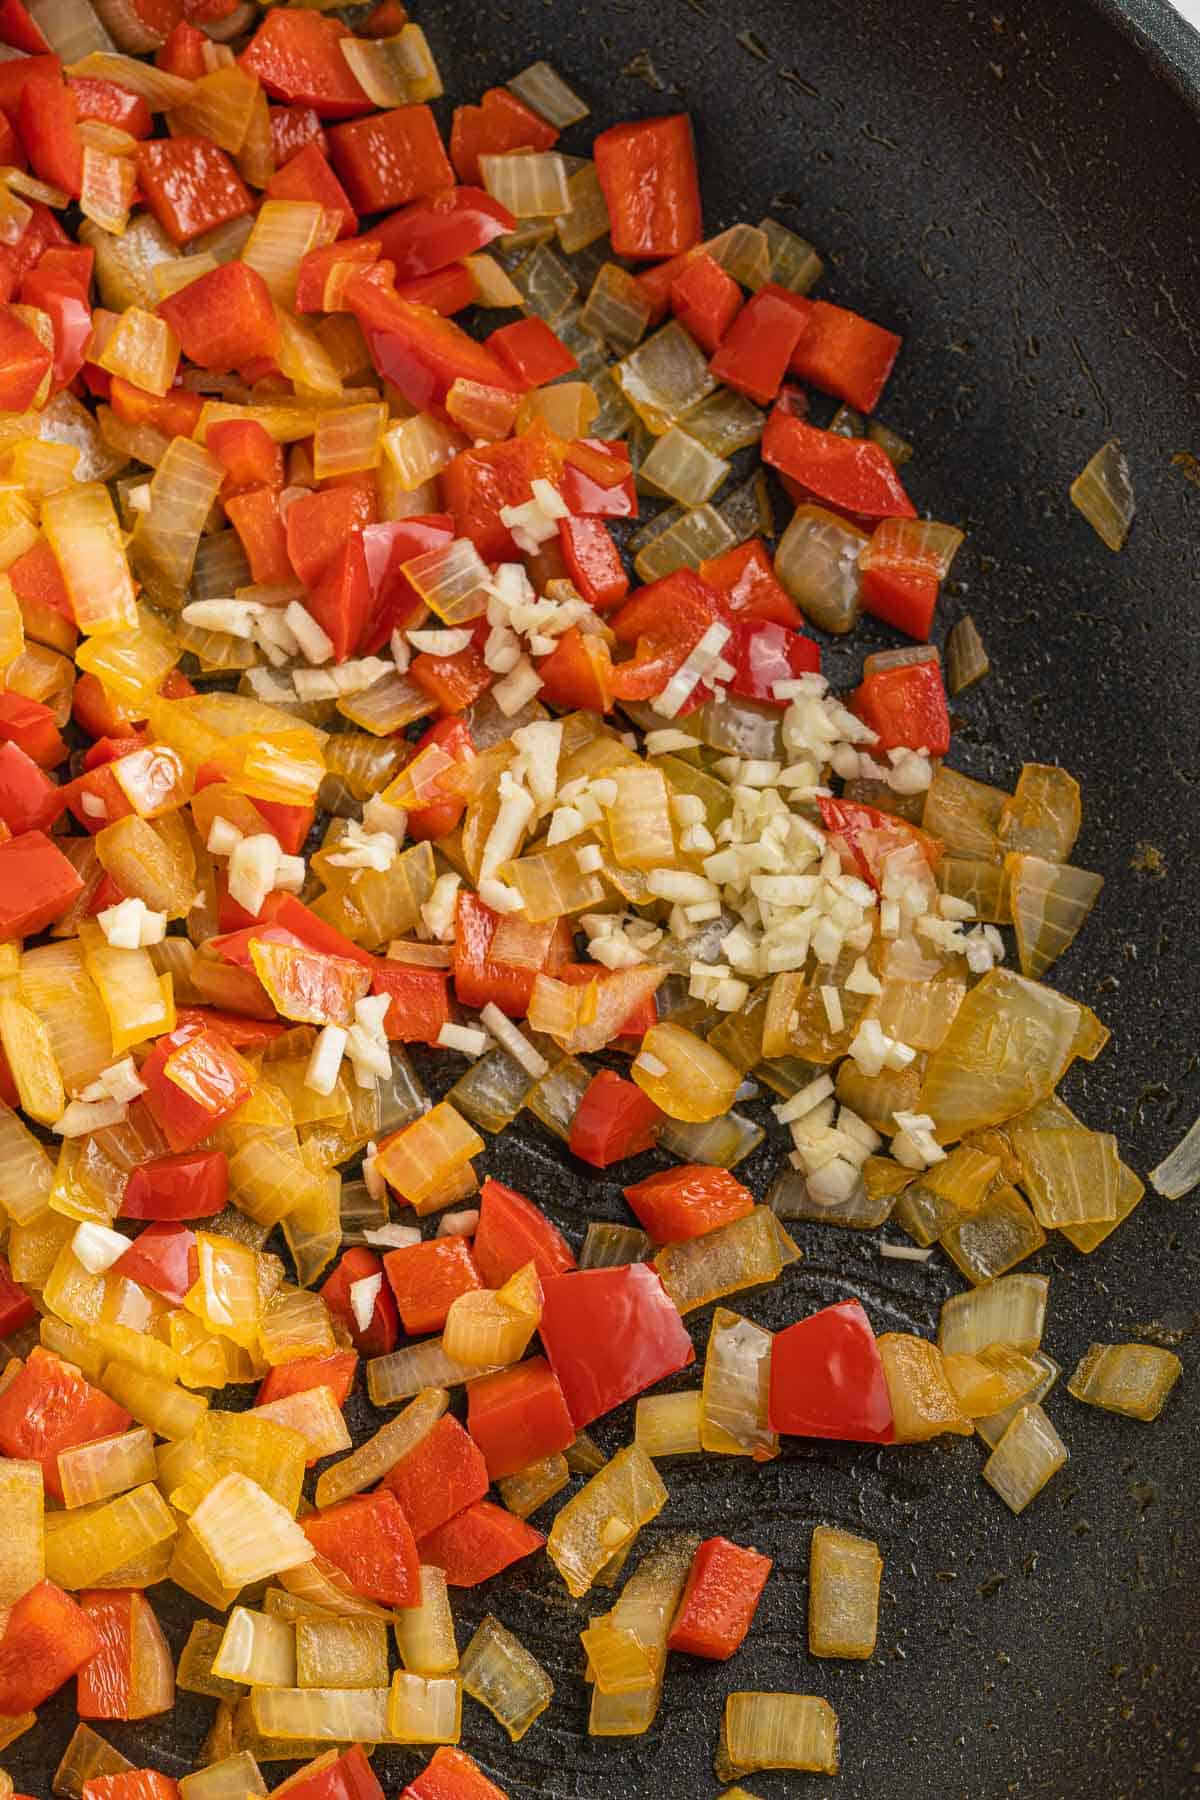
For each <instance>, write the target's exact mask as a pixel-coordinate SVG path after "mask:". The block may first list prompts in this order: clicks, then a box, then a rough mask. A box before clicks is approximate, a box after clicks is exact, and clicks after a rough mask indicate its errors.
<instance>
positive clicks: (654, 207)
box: [592, 113, 702, 258]
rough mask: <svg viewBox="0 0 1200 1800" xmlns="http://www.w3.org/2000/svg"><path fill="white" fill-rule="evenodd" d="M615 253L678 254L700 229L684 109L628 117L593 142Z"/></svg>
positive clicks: (695, 239) (692, 151) (697, 192)
mask: <svg viewBox="0 0 1200 1800" xmlns="http://www.w3.org/2000/svg"><path fill="white" fill-rule="evenodd" d="M592 156H593V158H594V159H595V164H596V174H597V177H598V178H599V181H600V186H601V188H602V190H603V192H604V198H605V202H606V203H607V206H608V216H609V220H610V221H611V232H612V247H613V249H614V251H615V252H616V254H617V255H618V256H640V257H647V258H649V257H655V256H677V255H678V254H679V252H680V251H682V250H690V249H691V247H692V245H693V244H695V243H698V242H699V240H700V237H701V235H702V222H701V211H700V182H699V178H698V176H697V173H696V151H695V146H694V144H693V142H692V122H691V120H690V119H689V118H688V115H687V114H686V113H672V114H670V115H669V116H667V117H665V118H660V119H640V120H631V121H629V122H628V123H626V124H624V125H614V126H612V127H611V128H610V129H609V130H608V131H602V132H601V133H600V136H599V137H598V138H597V139H596V140H595V142H594V143H593V145H592Z"/></svg>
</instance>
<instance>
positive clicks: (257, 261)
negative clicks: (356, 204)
mask: <svg viewBox="0 0 1200 1800" xmlns="http://www.w3.org/2000/svg"><path fill="white" fill-rule="evenodd" d="M323 230H324V216H323V212H322V208H321V206H320V205H319V204H318V202H317V201H315V200H264V201H263V203H262V205H261V206H260V207H259V209H258V214H257V216H256V218H255V220H254V228H253V230H252V231H251V233H250V235H249V237H248V238H247V240H246V245H245V248H244V249H243V251H242V253H241V259H242V261H243V262H244V263H246V264H247V265H248V266H249V267H250V268H252V269H254V270H255V271H256V272H257V273H258V274H259V275H261V276H262V278H263V280H264V281H265V282H266V284H267V286H268V288H269V289H270V291H271V297H272V299H274V300H276V301H278V303H279V304H280V306H290V305H291V303H292V301H293V300H294V298H295V295H296V278H297V275H298V273H299V269H300V260H301V258H302V257H303V256H306V255H307V254H308V252H309V251H310V250H311V249H313V247H314V246H315V245H317V244H319V243H320V242H321V234H322V232H323Z"/></svg>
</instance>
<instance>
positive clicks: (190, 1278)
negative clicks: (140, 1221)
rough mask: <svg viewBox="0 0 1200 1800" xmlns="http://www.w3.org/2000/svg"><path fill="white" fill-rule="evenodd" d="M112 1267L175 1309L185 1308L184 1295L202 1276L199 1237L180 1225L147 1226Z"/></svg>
mask: <svg viewBox="0 0 1200 1800" xmlns="http://www.w3.org/2000/svg"><path fill="white" fill-rule="evenodd" d="M113 1268H114V1269H115V1270H116V1271H117V1274H118V1275H125V1276H127V1277H128V1278H129V1280H130V1281H136V1282H137V1283H138V1284H139V1286H141V1287H146V1288H150V1289H151V1290H152V1291H153V1292H154V1293H156V1294H161V1295H162V1297H163V1299H164V1300H167V1301H169V1302H170V1303H171V1305H172V1306H182V1305H183V1299H184V1295H185V1294H186V1293H187V1291H188V1289H189V1288H192V1287H194V1286H195V1285H196V1279H197V1276H198V1275H199V1273H200V1270H199V1265H198V1263H197V1260H196V1234H195V1232H194V1231H189V1230H188V1228H187V1226H186V1225H180V1224H177V1223H169V1224H168V1223H163V1224H157V1225H147V1226H146V1229H145V1230H144V1231H140V1232H139V1233H138V1235H137V1237H135V1238H134V1240H133V1242H132V1244H131V1245H130V1246H129V1248H128V1250H126V1251H125V1252H124V1254H123V1255H121V1256H119V1257H118V1258H117V1260H116V1262H115V1263H114V1264H113Z"/></svg>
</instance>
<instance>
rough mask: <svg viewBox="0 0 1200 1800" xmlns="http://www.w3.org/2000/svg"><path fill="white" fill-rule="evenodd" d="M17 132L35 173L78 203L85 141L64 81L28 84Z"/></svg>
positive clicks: (73, 97)
mask: <svg viewBox="0 0 1200 1800" xmlns="http://www.w3.org/2000/svg"><path fill="white" fill-rule="evenodd" d="M17 129H18V131H19V132H20V135H21V142H22V144H23V145H24V146H25V153H26V155H27V156H28V158H29V162H30V166H31V167H32V169H33V172H34V174H35V175H39V176H40V177H41V179H42V180H43V181H48V182H49V183H50V185H51V187H57V188H61V189H62V190H63V192H64V193H65V194H70V195H71V197H72V199H74V200H78V198H79V194H80V190H81V189H82V187H83V139H82V138H81V137H80V135H79V119H78V116H77V114H76V111H75V96H74V94H72V92H71V90H70V88H69V87H67V86H66V84H65V83H64V82H63V81H62V79H61V78H59V79H58V80H57V81H30V82H27V83H26V84H25V87H24V88H23V89H22V91H21V104H20V109H19V113H18V120H17Z"/></svg>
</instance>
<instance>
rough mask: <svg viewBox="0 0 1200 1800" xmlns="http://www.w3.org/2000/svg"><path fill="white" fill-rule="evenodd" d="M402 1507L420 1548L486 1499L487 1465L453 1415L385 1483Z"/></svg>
mask: <svg viewBox="0 0 1200 1800" xmlns="http://www.w3.org/2000/svg"><path fill="white" fill-rule="evenodd" d="M383 1486H384V1487H385V1488H388V1489H390V1491H391V1492H392V1493H393V1494H395V1496H396V1498H397V1500H398V1501H399V1502H400V1507H401V1510H402V1511H403V1513H404V1516H405V1518H406V1519H407V1520H408V1522H409V1524H410V1525H411V1526H412V1529H413V1536H414V1537H415V1538H416V1539H417V1541H418V1543H420V1544H421V1546H422V1549H421V1556H422V1561H425V1562H428V1561H429V1560H430V1559H429V1558H428V1557H426V1556H425V1553H424V1542H423V1540H424V1539H425V1538H427V1537H428V1536H429V1533H430V1532H431V1531H436V1530H437V1529H438V1527H439V1525H444V1524H445V1523H446V1521H447V1520H448V1519H452V1518H453V1517H454V1516H455V1514H456V1513H460V1512H462V1511H463V1510H464V1509H465V1508H466V1507H469V1506H473V1505H474V1504H475V1502H476V1501H477V1500H482V1499H483V1496H484V1495H485V1494H486V1493H487V1490H488V1473H487V1464H486V1463H485V1462H484V1460H483V1453H482V1452H481V1450H480V1449H479V1446H478V1445H477V1444H476V1442H475V1440H474V1438H472V1437H470V1436H468V1434H467V1432H465V1431H464V1430H463V1428H462V1426H461V1425H460V1424H459V1422H458V1420H457V1419H456V1418H455V1417H454V1414H453V1413H443V1415H442V1417H441V1418H440V1419H439V1420H438V1422H437V1424H436V1425H435V1426H434V1427H433V1430H432V1431H430V1432H427V1433H426V1435H425V1436H424V1437H423V1438H422V1439H421V1442H420V1443H419V1444H417V1445H416V1446H415V1447H414V1448H413V1449H412V1450H410V1451H409V1452H408V1455H407V1456H403V1457H401V1459H400V1461H399V1462H398V1463H397V1464H396V1465H395V1467H394V1468H391V1469H389V1470H388V1472H387V1474H386V1475H385V1476H384V1478H383Z"/></svg>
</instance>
